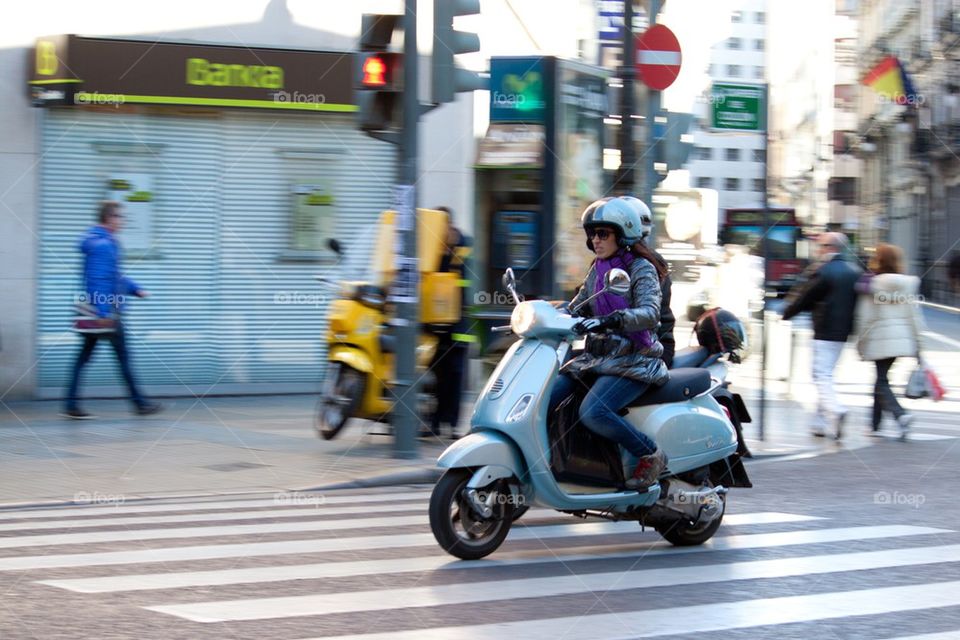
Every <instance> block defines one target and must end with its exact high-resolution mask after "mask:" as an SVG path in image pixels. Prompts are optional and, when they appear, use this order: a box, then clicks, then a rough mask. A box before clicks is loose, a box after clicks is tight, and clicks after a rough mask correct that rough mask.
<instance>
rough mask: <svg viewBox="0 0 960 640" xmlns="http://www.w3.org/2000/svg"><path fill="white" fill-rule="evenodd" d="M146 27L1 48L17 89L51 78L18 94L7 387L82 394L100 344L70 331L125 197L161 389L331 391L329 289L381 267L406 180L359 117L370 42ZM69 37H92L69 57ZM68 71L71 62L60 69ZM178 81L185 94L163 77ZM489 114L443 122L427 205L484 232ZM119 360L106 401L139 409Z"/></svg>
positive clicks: (466, 109) (6, 163) (434, 122)
mask: <svg viewBox="0 0 960 640" xmlns="http://www.w3.org/2000/svg"><path fill="white" fill-rule="evenodd" d="M137 20H138V19H137V18H135V17H134V16H133V15H132V14H131V15H130V17H129V20H128V24H126V25H125V30H126V31H125V32H130V33H137V32H138V29H137V25H138V24H139V25H140V26H142V31H140V32H141V33H143V34H144V35H141V36H136V35H134V36H125V37H122V38H118V37H110V38H73V39H72V40H71V39H70V38H67V37H64V38H58V39H50V38H39V36H40V34H39V33H38V34H36V35H35V36H34V37H35V38H37V40H36V42H37V43H49V44H39V46H34V45H29V44H24V45H22V46H16V47H11V48H9V49H5V50H3V51H0V67H2V68H3V69H4V71H5V73H4V77H7V78H17V79H22V78H24V76H25V75H27V76H30V77H31V79H32V83H31V84H30V85H29V89H28V87H26V86H24V85H22V84H21V85H20V87H19V88H14V87H11V95H12V96H15V99H12V100H10V101H6V103H5V104H4V105H3V108H2V112H0V131H2V133H3V135H2V136H0V163H2V166H3V169H4V171H3V172H2V173H3V175H4V176H5V180H6V183H5V184H4V185H3V197H2V198H0V200H2V204H3V205H4V207H5V210H6V213H7V214H9V215H4V216H0V271H2V273H3V276H2V278H0V288H2V292H3V294H4V295H5V297H6V299H7V300H8V301H10V304H9V305H8V308H7V311H8V313H7V314H5V317H4V319H3V320H2V321H0V349H2V350H0V396H2V397H3V398H5V399H13V398H27V397H59V396H61V395H62V393H63V388H64V385H65V384H66V381H67V378H68V375H69V370H70V366H71V364H72V359H73V358H74V357H75V354H76V350H77V349H78V348H79V338H78V337H77V336H76V335H75V334H73V333H71V332H70V330H69V328H70V320H71V317H72V307H73V303H74V302H75V300H76V296H77V294H78V292H79V290H80V287H81V285H80V279H81V275H80V274H81V255H80V252H79V251H78V250H77V243H78V240H79V239H80V236H81V235H82V234H83V232H84V231H85V230H86V229H87V228H88V227H90V226H92V225H93V224H94V223H95V216H96V210H97V204H98V203H99V202H100V201H101V200H104V199H120V200H122V201H123V202H124V204H125V207H126V209H127V218H128V223H127V226H126V228H125V229H124V231H123V233H122V241H123V244H124V247H125V252H126V260H125V271H126V272H127V274H128V275H129V276H131V277H132V278H133V279H134V280H136V281H137V282H138V283H140V284H141V285H142V286H143V287H144V288H145V289H147V290H148V291H150V292H151V293H152V296H151V298H150V299H149V300H142V301H141V300H136V301H132V302H131V303H130V304H129V312H128V320H129V322H128V326H129V332H130V336H131V337H130V342H131V343H132V350H133V356H134V367H135V370H136V371H137V373H138V376H139V378H140V381H141V383H142V384H143V386H144V387H145V389H146V391H147V392H148V393H151V394H175V395H182V394H195V393H264V392H296V391H316V390H317V389H318V383H319V380H321V378H322V374H323V368H324V363H325V341H324V335H325V329H326V310H327V304H328V302H329V299H330V298H331V297H332V296H334V295H336V292H331V291H330V290H329V289H327V288H324V287H322V286H320V285H319V284H318V283H317V282H316V281H315V279H314V276H315V275H325V276H328V277H330V278H332V279H341V278H344V279H362V278H363V277H365V276H366V275H367V274H368V272H369V270H370V265H371V263H372V260H370V251H371V249H372V246H373V241H374V237H375V233H374V229H375V225H376V222H377V219H378V217H379V214H380V212H381V211H382V210H384V209H387V208H390V205H391V202H392V197H391V190H392V187H393V185H394V184H395V182H396V178H397V159H396V147H394V146H393V145H390V144H388V143H386V142H382V141H378V140H374V139H372V138H369V137H368V136H365V135H363V134H362V133H361V132H360V131H358V129H357V127H356V124H355V121H354V111H355V106H354V105H355V102H354V100H353V97H352V91H353V89H352V85H353V71H352V67H353V63H352V54H351V53H350V49H352V48H353V47H354V46H355V41H356V37H355V36H352V37H348V36H341V35H339V34H333V33H327V32H324V31H319V30H316V29H312V28H307V27H304V26H302V25H299V24H296V23H295V22H293V20H292V19H291V16H290V14H289V13H288V12H287V11H286V10H285V5H284V3H283V2H271V3H270V4H269V5H268V6H267V10H266V12H265V13H264V15H263V18H262V20H261V21H259V22H253V23H249V24H232V25H222V26H216V25H214V26H209V27H198V28H192V29H189V30H184V31H179V32H178V31H172V32H168V33H165V34H163V36H162V37H158V36H155V35H150V34H149V24H148V23H147V22H146V21H145V19H140V21H139V23H138V22H137ZM356 24H357V25H358V26H359V13H358V15H357V20H356ZM52 40H62V41H65V42H66V41H70V42H71V43H72V44H73V45H74V46H73V47H72V49H71V48H70V47H68V49H67V50H66V52H65V53H62V54H61V52H59V51H56V50H55V49H56V46H57V42H53V41H52ZM254 43H256V44H254ZM51 47H52V48H53V51H52V53H53V55H50V53H51ZM71 51H73V52H74V53H75V54H76V55H75V56H72V54H71ZM164 51H165V52H167V54H169V56H172V57H169V56H168V57H166V58H165V57H164V55H167V54H164V53H162V52H164ZM58 60H59V61H60V62H65V63H68V64H66V65H64V68H59V69H57V68H55V65H56V64H57V61H58ZM25 64H27V65H28V66H29V69H28V73H27V74H24V70H25V69H24V66H25ZM151 65H152V66H151ZM104 70H108V71H109V74H108V75H109V77H105V76H104V75H103V73H102V72H103V71H104ZM71 72H75V73H74V74H73V75H69V74H70V73H71ZM64 73H66V74H68V75H63V74H64ZM31 74H39V75H31ZM165 75H170V76H171V78H174V77H175V79H176V82H177V86H172V85H169V84H168V85H167V86H158V82H160V80H159V78H161V77H162V76H165ZM106 80H110V82H107V81H106ZM64 81H66V82H64ZM19 82H23V81H22V80H20V81H19ZM111 82H112V83H113V84H111ZM98 83H99V84H98ZM265 92H266V93H265ZM265 95H266V96H267V97H265ZM472 105H473V100H472V97H470V96H463V97H461V98H459V99H458V100H457V101H456V102H455V103H453V104H452V105H447V106H444V107H442V108H440V109H436V110H434V111H433V112H432V113H431V114H429V115H428V116H426V117H425V119H424V125H423V126H424V129H423V130H424V134H423V140H422V142H421V149H422V152H423V157H427V158H431V159H434V160H433V161H431V162H426V163H424V165H422V166H421V167H420V170H421V174H422V180H421V181H420V183H419V185H418V186H419V187H420V189H419V190H418V191H419V202H420V204H421V206H424V205H427V206H436V205H440V204H445V205H448V206H451V207H452V208H453V209H454V210H455V212H456V215H457V222H458V223H459V224H461V225H462V226H465V227H467V228H470V227H471V226H472V221H471V219H470V216H471V215H472V206H471V205H472V202H473V172H472V169H471V165H472V162H473V159H474V155H475V152H474V149H475V142H474V137H473V135H472V133H473V131H472V126H473V122H472ZM437 159H442V161H438V160H437ZM331 237H336V238H338V239H339V240H340V242H341V243H342V244H343V246H344V247H345V248H346V257H345V259H343V260H342V261H338V259H337V258H336V256H335V255H334V254H332V253H331V252H329V251H328V250H327V247H326V240H328V239H329V238H331ZM101 349H103V351H102V352H101V353H100V355H99V356H97V357H95V358H94V361H93V362H92V363H91V366H90V367H89V368H88V369H87V370H85V376H84V382H85V393H86V394H89V395H97V396H101V397H109V396H118V395H120V396H122V395H124V393H125V390H124V389H123V388H122V386H121V385H120V380H119V376H117V375H116V372H115V363H114V362H113V358H112V356H111V357H107V354H106V351H108V349H106V347H101Z"/></svg>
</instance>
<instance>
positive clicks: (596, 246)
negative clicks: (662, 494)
mask: <svg viewBox="0 0 960 640" xmlns="http://www.w3.org/2000/svg"><path fill="white" fill-rule="evenodd" d="M581 222H582V224H583V229H584V231H585V232H586V234H587V247H588V248H589V249H590V250H591V251H593V252H594V253H595V254H596V255H597V257H596V258H595V259H594V261H593V264H592V265H591V266H590V270H589V271H588V272H587V276H586V278H585V279H584V282H583V285H582V286H581V287H580V291H579V292H577V295H576V296H575V297H574V299H573V301H572V302H571V304H570V307H571V309H576V306H577V305H578V304H579V303H580V302H581V301H583V300H586V299H587V298H588V297H590V296H591V295H593V294H594V293H595V292H596V291H598V290H600V289H602V288H603V282H604V276H605V275H606V274H607V272H609V271H610V270H611V269H614V268H620V269H624V270H625V271H627V272H628V273H629V274H630V289H631V290H630V294H629V296H628V297H626V298H624V297H620V296H618V295H616V294H614V293H611V292H606V293H602V294H600V295H599V296H597V297H596V298H594V299H593V300H592V301H590V303H589V305H588V306H584V307H582V308H581V309H579V310H577V311H576V315H579V316H585V317H587V318H594V319H595V321H584V322H580V323H578V325H577V327H575V329H576V330H577V331H578V332H580V333H586V332H587V331H589V332H591V333H590V334H589V335H588V336H587V344H586V349H585V351H584V352H583V353H582V354H581V355H579V356H577V357H576V358H574V359H573V360H571V361H570V362H568V363H567V364H566V365H564V368H563V373H562V375H561V376H560V377H559V379H558V380H557V383H556V385H555V387H554V389H553V392H552V393H551V396H550V414H551V415H552V414H553V412H554V410H555V409H556V407H557V406H558V405H559V404H560V403H561V402H562V401H563V399H564V398H566V397H567V396H569V395H570V394H571V393H572V392H573V391H574V389H575V386H576V384H577V379H579V380H580V381H582V384H585V385H589V386H590V390H589V392H588V393H587V395H586V397H585V398H584V399H583V402H582V404H581V405H580V419H581V421H582V422H583V424H584V425H585V426H586V427H587V428H588V429H590V430H591V431H593V432H594V433H597V434H598V435H600V436H602V437H604V438H608V439H610V440H613V441H614V442H617V443H618V444H620V445H621V446H622V447H623V448H625V449H626V450H627V451H629V452H630V453H631V454H633V455H634V456H637V458H638V461H637V464H636V466H635V467H634V468H632V469H626V470H625V474H624V475H625V476H626V477H627V482H626V486H627V488H628V489H638V490H644V489H646V488H648V487H650V486H651V485H654V484H656V483H657V478H658V477H659V476H660V473H661V472H662V471H663V469H664V468H665V467H666V465H667V457H666V455H664V453H663V451H662V450H660V449H659V448H658V447H657V444H656V443H655V442H654V441H653V440H651V439H650V438H649V437H648V436H646V435H644V434H642V433H640V432H639V431H637V430H636V429H634V428H633V427H632V426H630V424H629V423H628V422H627V421H626V420H624V419H623V418H622V417H621V416H619V415H618V412H619V411H620V410H621V409H623V408H624V407H626V406H628V405H629V404H630V403H631V402H632V401H634V400H635V399H637V398H638V397H640V396H641V395H642V394H643V393H644V392H645V391H646V390H647V389H648V388H649V387H650V385H660V384H663V383H664V382H666V381H667V378H668V373H667V367H666V365H665V364H664V362H663V360H662V359H661V356H662V355H663V345H661V344H660V341H659V340H658V339H657V333H656V330H657V326H658V324H659V322H660V300H661V295H662V294H661V284H662V282H663V278H664V277H665V276H666V274H667V270H666V265H665V264H662V263H660V262H658V261H657V260H656V258H655V256H654V255H653V252H652V251H651V250H650V249H649V248H648V247H646V246H645V245H644V244H643V242H641V237H642V236H641V234H642V224H641V220H640V217H639V215H638V214H637V212H636V210H635V208H634V207H632V206H631V205H630V204H629V203H627V202H626V201H624V200H622V199H620V198H605V199H603V200H598V201H596V202H594V203H593V204H591V205H590V206H588V207H587V208H586V210H585V211H584V212H583V216H582V217H581ZM601 332H602V333H601Z"/></svg>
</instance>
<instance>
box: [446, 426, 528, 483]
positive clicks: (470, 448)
mask: <svg viewBox="0 0 960 640" xmlns="http://www.w3.org/2000/svg"><path fill="white" fill-rule="evenodd" d="M437 466H438V467H441V468H444V469H454V468H462V467H469V468H474V469H476V468H479V467H486V466H493V467H503V468H505V469H508V470H509V471H510V474H511V475H513V476H516V477H517V478H518V479H522V478H523V477H524V476H525V475H526V471H527V469H526V465H525V464H524V463H523V456H522V455H521V454H520V449H519V447H517V445H516V444H515V443H514V442H513V441H512V440H511V439H510V438H508V437H507V436H505V435H503V434H500V433H497V432H495V431H474V432H473V433H470V434H468V435H466V436H464V437H462V438H460V439H459V440H457V441H456V442H454V443H453V444H452V445H450V446H449V447H447V450H446V451H444V452H443V453H442V454H441V455H440V457H439V458H438V459H437Z"/></svg>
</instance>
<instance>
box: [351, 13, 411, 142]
mask: <svg viewBox="0 0 960 640" xmlns="http://www.w3.org/2000/svg"><path fill="white" fill-rule="evenodd" d="M400 18H402V16H399V15H393V14H364V16H363V18H362V20H361V23H360V27H361V32H360V53H358V54H357V57H356V60H357V63H356V84H355V87H354V88H355V89H356V98H357V106H358V110H357V120H358V122H359V125H360V129H362V130H363V131H384V130H388V129H393V128H396V127H398V126H399V123H400V116H401V108H402V102H403V54H402V53H394V52H388V51H387V49H389V47H390V43H391V41H392V40H393V34H394V31H395V29H396V27H397V24H398V21H399V20H400Z"/></svg>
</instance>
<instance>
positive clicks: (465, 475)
mask: <svg viewBox="0 0 960 640" xmlns="http://www.w3.org/2000/svg"><path fill="white" fill-rule="evenodd" d="M472 475H473V473H472V472H471V471H470V470H469V469H450V470H448V471H447V472H446V473H444V474H443V476H442V477H441V478H440V480H439V482H437V485H436V486H435V487H434V488H433V493H432V494H431V495H430V529H431V530H432V531H433V537H434V538H436V539H437V542H438V543H439V544H440V546H441V547H442V548H443V550H444V551H446V552H447V553H449V554H451V555H454V556H456V557H458V558H462V559H463V560H477V559H479V558H483V557H484V556H487V555H489V554H491V553H493V552H494V551H496V550H497V548H498V547H499V546H500V545H501V544H502V543H503V541H504V539H505V538H506V537H507V533H509V532H510V524H511V522H512V517H513V508H514V505H513V501H512V500H511V499H510V498H511V494H510V492H509V490H507V491H505V492H504V491H501V487H500V483H495V484H493V485H491V486H489V487H487V488H485V489H483V490H481V491H478V493H479V494H480V495H481V496H482V497H483V498H484V502H485V503H486V504H488V505H491V506H492V514H491V516H490V517H488V518H485V517H483V516H482V515H481V514H479V513H477V511H476V509H475V508H474V506H473V504H471V501H470V498H469V497H468V496H467V495H466V486H467V482H469V481H470V478H471V476H472Z"/></svg>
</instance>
